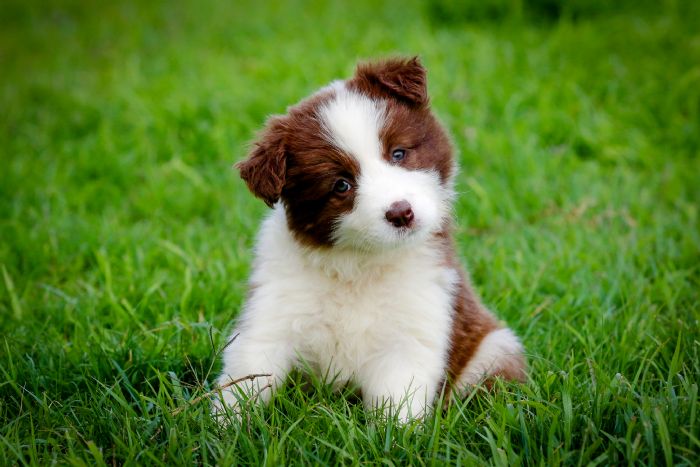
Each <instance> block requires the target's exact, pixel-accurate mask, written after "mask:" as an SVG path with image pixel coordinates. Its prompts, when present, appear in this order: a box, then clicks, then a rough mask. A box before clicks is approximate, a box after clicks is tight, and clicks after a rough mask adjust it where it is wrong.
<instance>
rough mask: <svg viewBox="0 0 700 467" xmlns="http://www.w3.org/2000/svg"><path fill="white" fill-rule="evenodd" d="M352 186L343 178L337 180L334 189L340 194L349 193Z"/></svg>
mask: <svg viewBox="0 0 700 467" xmlns="http://www.w3.org/2000/svg"><path fill="white" fill-rule="evenodd" d="M351 188H352V185H350V183H349V182H348V181H347V180H345V179H342V178H341V179H339V180H338V181H337V182H335V185H333V191H334V192H336V193H340V194H343V193H347V192H348V191H350V189H351Z"/></svg>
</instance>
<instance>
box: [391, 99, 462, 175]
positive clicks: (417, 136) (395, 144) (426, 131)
mask: <svg viewBox="0 0 700 467" xmlns="http://www.w3.org/2000/svg"><path fill="white" fill-rule="evenodd" d="M379 137H380V139H381V141H382V144H383V147H384V159H385V160H387V161H388V162H391V163H395V164H397V165H399V166H401V167H404V168H406V169H410V170H435V171H437V173H438V174H439V175H440V181H441V182H442V183H443V184H446V183H447V181H448V180H449V178H450V176H451V175H452V172H453V171H454V166H455V165H454V158H453V157H452V145H451V144H450V140H449V138H448V137H447V134H445V131H444V130H443V129H442V127H441V126H440V124H439V123H438V121H437V119H436V118H435V116H433V114H432V113H431V112H430V109H429V108H428V107H427V106H425V107H420V108H415V107H410V106H407V105H405V104H402V103H400V102H397V101H389V102H388V104H387V118H386V123H385V125H384V127H383V128H382V130H381V132H380V135H379ZM395 149H405V150H406V157H405V159H403V160H402V161H400V162H392V159H391V154H392V152H393V151H394V150H395Z"/></svg>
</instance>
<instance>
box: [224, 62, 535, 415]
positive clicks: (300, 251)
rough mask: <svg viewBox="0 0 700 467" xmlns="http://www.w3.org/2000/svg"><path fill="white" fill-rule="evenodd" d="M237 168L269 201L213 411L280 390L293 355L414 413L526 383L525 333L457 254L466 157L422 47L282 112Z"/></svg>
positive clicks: (378, 403)
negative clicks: (441, 109) (454, 211)
mask: <svg viewBox="0 0 700 467" xmlns="http://www.w3.org/2000/svg"><path fill="white" fill-rule="evenodd" d="M238 168H239V170H240V173H241V177H242V178H243V180H245V182H246V183H247V185H248V187H249V188H250V190H251V191H252V192H253V194H254V195H255V196H257V197H259V198H261V199H262V200H263V201H265V203H267V205H268V206H270V207H271V208H272V210H271V212H270V214H269V216H267V219H265V221H264V222H263V224H262V227H261V229H260V233H259V235H258V238H257V245H256V248H255V261H254V263H253V267H252V275H251V278H250V289H249V292H248V297H247V301H246V303H245V306H244V308H243V310H242V313H241V315H240V317H239V319H238V321H237V323H236V326H235V329H234V330H233V333H232V337H233V336H237V337H236V338H235V339H233V340H232V342H231V343H230V345H229V346H228V347H227V348H226V349H225V351H224V355H223V372H222V374H221V376H220V377H219V380H218V384H219V387H223V388H224V389H223V390H222V391H221V394H220V397H219V398H217V399H216V400H215V401H214V413H217V414H218V413H220V412H222V411H223V410H224V406H225V405H227V406H229V407H231V408H232V409H233V411H234V412H237V411H238V410H240V409H239V407H238V404H239V397H240V396H241V395H247V396H250V397H253V398H255V399H256V400H263V401H267V400H269V398H270V396H271V394H272V391H274V390H275V389H276V388H277V387H279V385H280V384H281V383H283V382H284V380H285V378H286V376H287V374H288V373H289V371H290V370H292V369H293V368H295V367H297V368H303V369H307V370H308V369H310V370H311V371H313V372H314V373H315V374H316V375H318V376H319V377H321V378H326V380H327V381H332V383H333V384H334V385H336V386H337V387H342V386H343V385H345V384H347V383H349V382H352V383H354V384H355V385H357V386H358V387H359V389H360V391H361V394H362V399H363V401H364V404H365V406H366V407H367V408H382V409H383V410H385V411H386V412H392V413H397V414H398V416H399V418H400V419H401V420H404V421H405V420H408V419H410V418H414V417H421V416H423V415H424V414H425V413H426V410H427V409H429V408H430V406H431V404H432V403H433V402H434V400H435V398H436V396H438V395H439V393H440V391H441V390H442V389H443V387H446V388H447V391H448V395H449V392H452V393H453V394H455V393H456V394H457V395H459V394H462V393H464V391H466V390H468V388H469V387H471V386H472V385H474V384H476V383H479V382H481V381H484V380H488V379H490V378H493V377H495V376H501V377H504V378H506V379H513V380H522V379H524V377H525V363H524V359H523V348H522V346H521V344H520V342H519V340H518V338H517V337H516V336H515V335H514V334H513V332H512V331H511V330H510V329H508V328H505V327H502V326H501V325H500V324H499V321H498V320H497V319H496V318H495V317H494V316H493V315H492V314H491V313H490V312H489V311H488V310H487V309H486V308H485V307H484V305H482V303H481V302H480V300H479V298H478V297H477V295H476V294H475V292H474V291H473V290H472V287H471V285H470V283H469V279H468V276H467V275H466V274H465V272H464V271H463V269H462V268H461V267H460V266H459V264H458V260H457V255H456V254H455V248H454V245H453V241H452V238H451V224H452V219H451V202H452V199H453V198H454V191H453V180H454V177H455V170H456V167H455V160H454V157H453V155H452V148H451V145H450V142H449V139H448V137H447V135H446V133H445V131H444V130H443V128H442V127H441V126H440V124H439V123H438V121H437V120H436V118H435V116H434V115H433V114H432V112H431V110H430V107H429V103H428V94H427V87H426V72H425V69H424V68H423V66H422V65H421V64H420V62H419V61H418V59H417V58H412V59H390V60H386V61H381V62H374V63H364V64H360V65H359V66H358V67H357V70H356V72H355V75H354V76H353V77H352V78H350V79H348V80H345V81H335V82H333V83H331V84H330V85H329V86H327V87H325V88H323V89H321V90H320V91H318V92H317V93H316V94H313V95H312V96H311V97H309V98H307V99H305V100H303V101H301V102H300V103H298V104H297V105H295V106H292V107H290V108H289V109H288V111H287V114H286V115H280V116H273V117H271V118H270V119H269V120H268V122H267V124H266V126H265V128H264V129H263V131H262V133H261V134H260V136H259V139H258V141H257V142H256V143H255V145H254V147H253V149H252V152H251V153H250V155H249V157H248V158H247V159H246V160H244V161H243V162H241V163H239V164H238ZM261 373H264V374H270V375H272V376H271V377H269V378H267V379H266V378H258V379H249V380H246V381H243V382H240V383H238V384H237V385H231V383H230V382H231V381H235V380H238V379H240V378H243V377H245V376H247V375H252V374H261ZM261 379H262V381H261ZM445 385H446V386H445Z"/></svg>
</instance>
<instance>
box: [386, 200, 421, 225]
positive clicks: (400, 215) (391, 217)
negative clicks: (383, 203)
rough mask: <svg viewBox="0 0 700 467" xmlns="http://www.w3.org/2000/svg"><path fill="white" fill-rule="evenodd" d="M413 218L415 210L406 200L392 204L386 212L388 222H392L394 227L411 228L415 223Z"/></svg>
mask: <svg viewBox="0 0 700 467" xmlns="http://www.w3.org/2000/svg"><path fill="white" fill-rule="evenodd" d="M413 217H414V216H413V209H411V205H410V204H409V202H408V201H406V200H405V199H402V200H401V201H396V202H394V203H391V206H389V210H388V211H387V212H386V220H388V221H389V222H391V223H392V225H393V226H394V227H410V225H411V223H413Z"/></svg>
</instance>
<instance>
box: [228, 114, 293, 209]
mask: <svg viewBox="0 0 700 467" xmlns="http://www.w3.org/2000/svg"><path fill="white" fill-rule="evenodd" d="M283 119H284V117H273V118H271V119H270V120H269V121H268V122H267V125H266V127H265V129H264V130H263V132H262V135H261V136H260V138H259V139H258V140H257V141H256V142H255V144H254V146H253V149H252V151H251V152H250V154H249V155H248V158H247V159H246V160H244V161H241V162H239V163H238V164H236V168H237V169H238V170H239V171H240V174H241V178H242V179H243V180H245V182H246V184H247V185H248V188H249V189H250V191H252V192H253V194H254V195H255V196H257V197H258V198H260V199H262V200H263V201H265V204H267V205H268V206H269V207H272V205H274V204H275V203H276V202H277V201H278V200H279V199H280V195H281V194H282V188H283V187H284V182H285V174H286V171H287V151H286V148H285V144H284V136H285V131H284V121H283Z"/></svg>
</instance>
